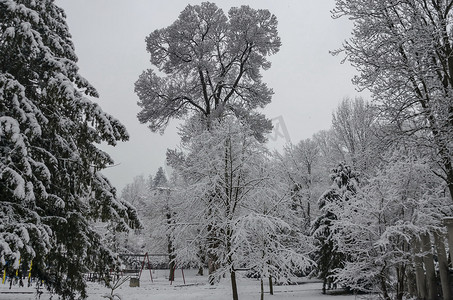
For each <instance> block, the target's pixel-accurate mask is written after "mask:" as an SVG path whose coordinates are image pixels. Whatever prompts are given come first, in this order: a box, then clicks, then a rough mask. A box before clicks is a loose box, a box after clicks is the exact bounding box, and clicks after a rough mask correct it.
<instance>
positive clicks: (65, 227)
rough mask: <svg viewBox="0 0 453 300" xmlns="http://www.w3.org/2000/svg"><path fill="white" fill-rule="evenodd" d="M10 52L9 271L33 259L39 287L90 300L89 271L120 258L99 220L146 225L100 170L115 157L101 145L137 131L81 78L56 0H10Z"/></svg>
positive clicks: (0, 237) (1, 35) (3, 225)
mask: <svg viewBox="0 0 453 300" xmlns="http://www.w3.org/2000/svg"><path fill="white" fill-rule="evenodd" d="M0 53H1V55H0V200H1V203H0V205H1V206H0V267H1V268H2V269H6V271H7V273H8V274H12V273H15V269H18V268H19V260H20V261H21V264H24V265H26V264H30V262H31V261H32V260H33V268H32V276H33V277H36V278H37V279H39V280H37V282H38V284H39V283H41V282H43V283H44V284H45V285H46V286H47V287H48V288H49V289H50V290H51V291H53V292H55V293H57V294H60V295H62V296H64V297H66V298H70V299H72V298H75V297H77V296H78V295H80V296H81V297H85V296H86V293H85V282H84V280H83V272H87V271H88V270H91V271H96V272H99V273H101V274H106V273H107V271H108V270H109V269H110V268H111V267H112V266H113V263H114V260H115V257H114V254H113V253H112V251H111V250H110V249H108V248H106V247H105V246H104V245H103V244H102V243H101V242H100V241H101V237H100V236H99V235H98V234H96V233H95V231H94V230H93V229H92V227H91V226H90V221H92V220H97V219H101V220H109V219H110V220H112V221H114V223H115V226H116V229H122V230H124V229H126V228H127V227H128V225H132V224H133V223H134V224H135V225H137V219H136V218H135V211H134V209H133V208H132V207H131V206H130V205H128V204H127V203H125V202H120V201H118V200H116V197H115V189H114V188H113V187H112V186H111V184H110V183H109V181H108V180H107V179H106V178H105V177H104V176H103V175H102V174H101V173H100V172H99V171H100V170H102V169H103V168H104V167H105V166H107V165H108V164H111V163H112V159H111V158H110V156H109V155H108V154H107V153H105V152H104V151H101V150H100V149H99V148H98V147H96V144H98V143H100V142H106V143H108V144H110V145H115V144H116V142H117V141H121V140H127V139H128V134H127V132H126V130H125V128H124V126H123V125H122V124H121V123H120V122H119V121H117V120H116V119H115V118H113V117H112V116H110V115H108V114H106V113H104V112H103V111H102V110H101V108H100V107H99V106H98V105H97V104H96V103H94V102H92V101H91V100H90V98H89V97H97V96H98V94H97V92H96V90H95V89H94V87H92V86H91V85H90V84H89V83H88V81H87V80H86V79H84V78H83V77H82V76H80V75H79V73H78V67H77V64H76V63H77V57H76V55H75V53H74V45H73V43H72V41H71V36H70V34H69V31H68V27H67V25H66V22H65V14H64V11H63V10H62V9H61V8H59V7H57V6H56V5H55V4H54V1H52V0H1V1H0ZM130 217H131V218H130ZM130 221H132V222H133V223H129V222H130Z"/></svg>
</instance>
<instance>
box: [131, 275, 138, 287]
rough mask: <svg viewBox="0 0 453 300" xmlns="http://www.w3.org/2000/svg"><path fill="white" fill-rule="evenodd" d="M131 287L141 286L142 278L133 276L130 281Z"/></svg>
mask: <svg viewBox="0 0 453 300" xmlns="http://www.w3.org/2000/svg"><path fill="white" fill-rule="evenodd" d="M129 286H130V287H140V278H138V277H131V280H130V282H129Z"/></svg>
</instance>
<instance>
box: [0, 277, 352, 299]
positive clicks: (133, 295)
mask: <svg viewBox="0 0 453 300" xmlns="http://www.w3.org/2000/svg"><path fill="white" fill-rule="evenodd" d="M184 272H185V277H186V285H184V284H183V280H182V278H181V272H180V271H178V272H177V274H176V280H175V282H174V283H173V285H170V284H169V282H168V279H167V278H166V276H165V275H166V271H163V270H162V271H160V270H157V271H153V279H154V282H151V279H150V275H149V273H148V272H144V273H143V274H142V278H141V280H140V287H129V281H127V282H126V283H124V284H123V285H122V286H121V287H120V288H118V289H117V290H115V293H117V294H119V295H120V296H121V298H122V300H179V299H182V300H230V299H232V296H231V287H230V283H229V282H228V280H223V281H222V282H221V283H219V284H217V285H215V286H210V285H208V284H206V277H201V276H195V275H194V271H192V270H184ZM238 289H239V299H240V300H252V299H253V300H257V299H259V297H260V295H259V292H260V287H259V282H258V281H257V280H254V279H247V278H242V279H240V280H239V282H238ZM33 291H34V289H32V288H17V287H13V288H12V289H11V290H10V289H9V285H6V284H5V285H2V284H0V300H7V299H8V300H34V299H35V295H34V293H33ZM265 291H266V292H267V293H266V294H265V296H264V298H265V299H272V300H290V299H291V300H294V299H312V300H353V299H356V297H355V296H353V295H336V296H331V295H322V294H321V284H320V283H318V282H306V283H303V284H300V285H287V286H275V287H274V296H271V295H269V288H268V286H267V285H266V286H265ZM107 293H108V294H110V290H109V289H107V288H106V287H104V286H102V285H99V284H96V283H89V288H88V295H89V296H88V300H100V299H105V298H103V297H102V296H103V295H105V294H107ZM49 298H50V297H49V295H48V294H47V293H44V294H43V295H42V296H41V300H48V299H49Z"/></svg>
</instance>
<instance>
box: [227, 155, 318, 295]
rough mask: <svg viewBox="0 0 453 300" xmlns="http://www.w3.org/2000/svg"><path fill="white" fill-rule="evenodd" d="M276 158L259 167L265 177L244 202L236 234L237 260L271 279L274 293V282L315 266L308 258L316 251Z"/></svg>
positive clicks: (260, 173)
mask: <svg viewBox="0 0 453 300" xmlns="http://www.w3.org/2000/svg"><path fill="white" fill-rule="evenodd" d="M276 164H277V163H276V161H274V160H272V159H271V160H268V161H264V162H263V165H262V167H261V168H260V169H258V170H256V171H258V172H259V174H255V175H254V177H256V178H264V180H262V181H261V183H260V185H259V186H257V187H255V189H254V190H253V191H251V195H250V197H249V198H248V201H247V202H246V203H244V204H243V207H244V210H245V211H244V214H243V215H242V216H241V217H239V218H238V221H237V223H236V230H235V232H234V235H233V244H235V245H236V247H237V250H236V251H237V254H236V256H237V260H238V261H239V262H240V265H243V266H244V267H246V268H247V269H249V273H250V274H251V275H252V276H254V277H257V278H260V280H261V299H263V298H264V296H263V293H264V289H263V280H264V278H266V277H267V278H268V280H269V287H270V292H271V294H272V290H273V289H272V285H273V281H274V280H277V281H278V282H283V283H288V282H289V281H290V278H291V277H293V276H295V275H296V274H301V273H302V274H303V273H306V272H307V270H309V269H311V268H312V267H313V266H314V262H313V261H311V259H310V258H309V254H310V252H311V251H312V250H313V247H312V245H313V242H312V239H311V237H309V236H307V235H306V230H305V227H303V226H301V224H303V222H302V221H301V220H300V219H301V218H300V217H299V215H298V211H296V210H294V208H293V201H294V200H293V198H292V193H291V191H290V190H288V186H287V184H286V182H284V181H282V180H281V178H279V176H280V172H279V171H278V168H277V166H276Z"/></svg>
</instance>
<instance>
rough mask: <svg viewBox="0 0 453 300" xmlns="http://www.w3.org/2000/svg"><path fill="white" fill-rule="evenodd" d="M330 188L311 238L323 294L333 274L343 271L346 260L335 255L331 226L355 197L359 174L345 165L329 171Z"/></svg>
mask: <svg viewBox="0 0 453 300" xmlns="http://www.w3.org/2000/svg"><path fill="white" fill-rule="evenodd" d="M331 180H332V182H333V183H332V186H331V187H330V188H329V189H328V190H327V191H326V192H325V193H324V194H323V195H322V196H321V197H320V198H319V200H318V206H319V210H320V216H318V218H317V219H316V220H315V221H314V222H313V225H312V227H313V229H312V230H313V237H314V238H315V247H316V251H315V254H314V259H315V261H316V263H317V276H318V277H319V278H321V279H323V281H324V284H323V292H325V289H326V285H327V284H328V283H329V282H330V281H331V280H330V279H331V276H332V275H333V274H334V270H335V269H337V268H341V267H343V265H344V263H345V261H346V259H347V257H346V256H345V255H344V253H343V252H341V251H338V245H337V243H336V241H335V239H334V238H333V234H334V231H333V229H332V223H333V222H334V221H335V220H337V219H338V212H339V211H341V209H342V207H343V205H344V203H345V202H346V201H348V200H349V199H350V198H351V197H352V196H353V195H355V194H356V193H357V189H358V174H357V173H356V172H355V171H354V170H353V169H352V168H351V167H350V166H349V165H346V164H344V163H340V164H338V166H337V167H336V168H334V169H333V170H332V174H331Z"/></svg>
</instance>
